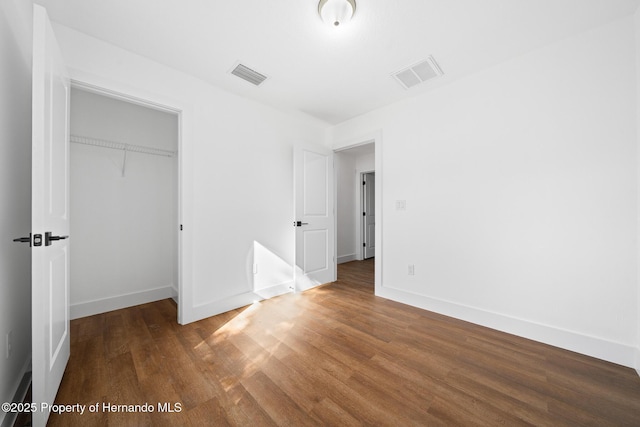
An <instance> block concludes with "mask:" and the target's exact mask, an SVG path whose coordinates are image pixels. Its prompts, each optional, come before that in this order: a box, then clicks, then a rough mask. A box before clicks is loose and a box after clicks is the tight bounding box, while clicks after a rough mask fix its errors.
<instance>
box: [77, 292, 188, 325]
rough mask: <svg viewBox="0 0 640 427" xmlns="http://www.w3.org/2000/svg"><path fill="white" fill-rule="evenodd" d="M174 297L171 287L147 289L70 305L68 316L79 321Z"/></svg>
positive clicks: (174, 293)
mask: <svg viewBox="0 0 640 427" xmlns="http://www.w3.org/2000/svg"><path fill="white" fill-rule="evenodd" d="M174 297H176V292H175V289H174V288H173V286H165V287H163V288H156V289H149V290H146V291H140V292H133V293H130V294H125V295H117V296H113V297H108V298H103V299H99V300H95V301H87V302H81V303H76V304H72V305H71V306H70V316H71V319H79V318H81V317H87V316H93V315H94V314H100V313H106V312H108V311H113V310H119V309H121V308H126V307H132V306H134V305H140V304H146V303H148V302H153V301H158V300H162V299H166V298H174Z"/></svg>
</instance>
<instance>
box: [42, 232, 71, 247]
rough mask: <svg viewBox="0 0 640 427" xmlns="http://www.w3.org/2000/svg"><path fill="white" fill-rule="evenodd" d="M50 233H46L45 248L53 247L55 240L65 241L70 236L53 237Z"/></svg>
mask: <svg viewBox="0 0 640 427" xmlns="http://www.w3.org/2000/svg"><path fill="white" fill-rule="evenodd" d="M51 234H53V233H51V232H50V231H46V232H45V233H44V245H45V246H51V242H52V241H54V240H64V239H68V238H69V236H52V235H51Z"/></svg>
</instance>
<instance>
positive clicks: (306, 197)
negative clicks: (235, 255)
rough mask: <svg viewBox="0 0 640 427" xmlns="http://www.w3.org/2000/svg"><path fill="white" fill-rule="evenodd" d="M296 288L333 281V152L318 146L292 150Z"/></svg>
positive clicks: (302, 288) (299, 147)
mask: <svg viewBox="0 0 640 427" xmlns="http://www.w3.org/2000/svg"><path fill="white" fill-rule="evenodd" d="M294 215H295V221H296V222H298V221H299V222H300V226H296V233H295V234H296V238H295V242H296V250H295V253H296V260H295V267H294V278H295V282H296V290H298V291H302V290H305V289H309V288H311V287H313V286H317V285H320V284H324V283H329V282H332V281H334V280H335V259H334V243H333V241H334V212H333V153H332V152H331V151H330V150H328V149H326V148H324V147H320V146H313V147H302V146H298V147H296V148H295V149H294Z"/></svg>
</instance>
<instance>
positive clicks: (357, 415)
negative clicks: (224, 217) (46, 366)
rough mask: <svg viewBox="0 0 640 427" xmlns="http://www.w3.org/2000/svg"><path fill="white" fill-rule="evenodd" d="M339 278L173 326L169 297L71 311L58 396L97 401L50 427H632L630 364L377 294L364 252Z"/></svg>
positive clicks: (635, 407)
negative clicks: (145, 407) (85, 312)
mask: <svg viewBox="0 0 640 427" xmlns="http://www.w3.org/2000/svg"><path fill="white" fill-rule="evenodd" d="M338 276H339V280H338V282H336V283H333V284H330V285H326V286H322V287H320V288H316V289H313V290H310V291H307V292H304V293H301V294H296V295H293V294H290V295H283V296H280V297H277V298H274V299H272V300H269V301H263V302H261V303H256V304H254V305H251V306H249V307H244V308H241V309H238V310H233V311H231V312H228V313H224V314H221V315H219V316H215V317H212V318H209V319H205V320H202V321H200V322H195V323H192V324H189V325H185V326H180V325H178V324H177V323H176V306H175V304H174V303H173V301H171V300H164V301H159V302H155V303H150V304H145V305H141V306H137V307H131V308H127V309H124V310H118V311H114V312H110V313H105V314H102V315H97V316H92V317H88V318H84V319H78V320H74V321H73V322H72V324H71V359H70V361H69V365H68V367H67V371H66V373H65V376H64V378H63V381H62V385H61V387H60V391H59V392H58V396H57V399H56V402H57V403H59V404H75V403H80V404H85V405H91V404H96V403H98V404H99V410H98V411H97V412H95V413H88V409H87V412H85V413H84V415H79V414H68V413H67V414H61V415H57V414H52V416H51V418H50V421H49V425H51V426H67V425H82V426H92V425H95V426H106V425H109V426H126V425H132V426H141V425H154V426H165V425H166V426H174V425H215V426H227V425H228V426H247V425H252V426H279V425H293V426H305V425H335V426H358V425H393V426H397V425H403V426H404V425H434V426H437V425H465V426H467V425H491V426H493V425H508V426H517V425H548V426H565V425H566V426H569V425H580V426H583V425H594V426H595V425H597V426H608V425H610V426H622V425H628V426H638V425H640V377H638V375H637V374H636V372H635V371H634V370H632V369H629V368H625V367H622V366H618V365H614V364H611V363H607V362H604V361H601V360H597V359H593V358H590V357H587V356H583V355H579V354H576V353H572V352H569V351H565V350H561V349H558V348H554V347H550V346H547V345H544V344H540V343H536V342H533V341H529V340H526V339H523V338H519V337H515V336H512V335H508V334H504V333H501V332H497V331H494V330H491V329H487V328H483V327H480V326H477V325H473V324H469V323H466V322H463V321H460V320H456V319H452V318H448V317H446V316H441V315H438V314H435V313H431V312H427V311H424V310H420V309H417V308H414V307H410V306H406V305H403V304H399V303H396V302H393V301H389V300H385V299H382V298H378V297H375V296H374V295H373V285H372V283H373V260H369V261H364V262H357V261H356V262H351V263H347V264H342V265H340V266H339V275H338ZM103 403H107V404H111V405H135V404H138V405H142V404H145V403H148V404H150V405H153V408H154V411H153V412H135V413H127V412H122V410H121V411H120V412H117V411H111V412H109V411H106V410H104V408H103ZM158 404H160V405H164V404H168V406H166V407H163V408H164V409H167V408H171V409H172V410H175V411H176V412H168V411H166V410H165V411H161V410H159V407H158Z"/></svg>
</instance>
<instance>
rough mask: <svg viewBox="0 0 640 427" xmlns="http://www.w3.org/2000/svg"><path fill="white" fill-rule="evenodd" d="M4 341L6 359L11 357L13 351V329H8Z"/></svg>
mask: <svg viewBox="0 0 640 427" xmlns="http://www.w3.org/2000/svg"><path fill="white" fill-rule="evenodd" d="M5 338H6V339H5V343H6V345H7V347H6V348H7V359H8V358H10V357H11V352H12V351H13V348H12V345H13V342H12V341H13V340H12V338H13V331H9V332H8V333H7V336H6V337H5Z"/></svg>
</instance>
